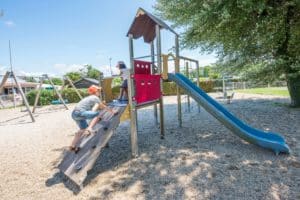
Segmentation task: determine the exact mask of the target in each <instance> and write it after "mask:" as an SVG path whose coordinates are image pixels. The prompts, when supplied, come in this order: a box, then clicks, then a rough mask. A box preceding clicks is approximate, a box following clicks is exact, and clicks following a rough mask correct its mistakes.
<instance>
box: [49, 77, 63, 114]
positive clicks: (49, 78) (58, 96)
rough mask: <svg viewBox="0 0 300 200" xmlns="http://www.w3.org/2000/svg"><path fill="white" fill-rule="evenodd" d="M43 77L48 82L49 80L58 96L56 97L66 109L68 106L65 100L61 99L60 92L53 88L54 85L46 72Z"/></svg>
mask: <svg viewBox="0 0 300 200" xmlns="http://www.w3.org/2000/svg"><path fill="white" fill-rule="evenodd" d="M45 77H46V78H47V79H48V80H49V82H50V84H51V85H52V87H53V89H54V91H55V93H56V94H57V96H58V98H59V99H60V101H61V102H62V103H63V104H64V106H65V108H66V109H67V110H69V108H68V106H67V105H66V103H65V101H64V100H63V98H62V96H61V94H60V93H59V92H58V91H57V89H56V88H55V86H54V84H53V82H52V80H51V79H50V78H49V76H48V75H47V74H45Z"/></svg>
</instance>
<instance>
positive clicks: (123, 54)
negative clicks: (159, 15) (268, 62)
mask: <svg viewBox="0 0 300 200" xmlns="http://www.w3.org/2000/svg"><path fill="white" fill-rule="evenodd" d="M155 2H156V1H155V0H109V1H108V0H26V1H24V0H0V75H3V74H4V73H5V71H7V70H8V69H9V68H10V67H9V66H10V61H9V47H8V46H9V45H8V43H9V40H10V42H11V49H12V66H13V70H14V71H15V73H17V74H26V75H39V74H43V73H47V74H50V75H52V76H61V75H63V74H65V73H66V72H70V71H74V70H75V71H76V70H78V69H80V68H82V66H83V65H85V64H91V65H92V66H93V67H95V68H97V69H99V70H101V71H103V72H104V74H105V75H110V74H111V70H110V69H112V70H113V73H117V71H116V68H115V65H116V63H117V62H118V61H120V60H123V61H125V63H128V62H129V51H128V49H129V47H128V38H127V37H126V34H127V32H128V30H129V27H130V25H131V23H132V22H133V19H134V16H135V14H136V12H137V9H138V8H139V7H141V8H144V9H145V10H147V11H148V12H151V13H153V12H154V8H153V6H154V5H155ZM167 24H169V25H171V23H169V22H167ZM175 31H177V30H176V29H175ZM172 46H174V36H173V35H172V34H170V33H168V32H167V31H162V53H168V49H170V48H171V47H172ZM134 47H135V52H134V53H135V56H143V55H149V54H150V45H149V44H146V43H144V42H143V39H138V40H136V41H134ZM180 54H181V55H183V56H186V57H191V58H194V59H197V60H199V63H200V66H201V65H202V66H204V65H207V64H210V63H213V62H214V61H215V60H216V59H215V57H214V55H202V54H200V53H199V50H194V51H190V50H184V51H181V52H180ZM110 66H111V67H110Z"/></svg>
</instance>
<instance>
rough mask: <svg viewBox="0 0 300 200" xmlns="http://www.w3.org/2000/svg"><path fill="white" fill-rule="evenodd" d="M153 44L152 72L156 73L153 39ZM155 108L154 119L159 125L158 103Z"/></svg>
mask: <svg viewBox="0 0 300 200" xmlns="http://www.w3.org/2000/svg"><path fill="white" fill-rule="evenodd" d="M150 46H151V63H152V68H151V69H152V74H155V73H156V71H155V65H154V63H155V50H154V43H153V41H152V42H151V44H150ZM153 110H154V120H155V124H156V125H157V124H158V114H157V104H154V106H153Z"/></svg>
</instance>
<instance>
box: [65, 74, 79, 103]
mask: <svg viewBox="0 0 300 200" xmlns="http://www.w3.org/2000/svg"><path fill="white" fill-rule="evenodd" d="M65 78H66V79H67V81H68V82H69V83H70V85H71V86H72V88H73V89H74V90H75V92H76V94H77V95H78V96H79V98H80V99H82V96H81V94H80V93H79V91H78V89H77V88H76V87H75V85H74V84H73V81H72V80H71V79H70V78H69V77H68V76H65Z"/></svg>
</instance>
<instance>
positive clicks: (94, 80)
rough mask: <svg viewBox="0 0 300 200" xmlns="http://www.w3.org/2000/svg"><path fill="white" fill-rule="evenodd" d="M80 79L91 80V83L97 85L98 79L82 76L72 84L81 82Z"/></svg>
mask: <svg viewBox="0 0 300 200" xmlns="http://www.w3.org/2000/svg"><path fill="white" fill-rule="evenodd" d="M82 80H86V81H88V82H91V83H92V84H95V85H99V81H98V80H96V79H93V78H82V79H80V80H78V81H76V82H74V84H76V83H79V82H81V81H82Z"/></svg>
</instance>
